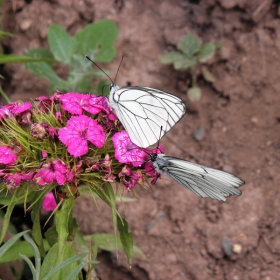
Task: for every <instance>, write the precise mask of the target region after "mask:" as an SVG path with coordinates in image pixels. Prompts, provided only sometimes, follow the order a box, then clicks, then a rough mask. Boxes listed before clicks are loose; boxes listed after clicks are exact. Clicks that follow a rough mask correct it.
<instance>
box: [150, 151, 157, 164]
mask: <svg viewBox="0 0 280 280" xmlns="http://www.w3.org/2000/svg"><path fill="white" fill-rule="evenodd" d="M149 156H150V159H151V162H155V161H156V160H157V157H158V154H157V153H152V154H149Z"/></svg>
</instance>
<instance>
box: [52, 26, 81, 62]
mask: <svg viewBox="0 0 280 280" xmlns="http://www.w3.org/2000/svg"><path fill="white" fill-rule="evenodd" d="M48 42H49V44H50V48H51V51H52V53H53V55H54V57H55V58H56V59H57V60H59V61H61V62H64V63H65V64H69V63H70V59H71V57H72V55H73V54H74V53H75V52H76V50H77V42H76V39H75V38H74V37H71V36H70V35H68V34H67V32H66V31H65V29H64V28H63V27H62V26H60V25H58V24H53V25H51V26H50V28H49V31H48Z"/></svg>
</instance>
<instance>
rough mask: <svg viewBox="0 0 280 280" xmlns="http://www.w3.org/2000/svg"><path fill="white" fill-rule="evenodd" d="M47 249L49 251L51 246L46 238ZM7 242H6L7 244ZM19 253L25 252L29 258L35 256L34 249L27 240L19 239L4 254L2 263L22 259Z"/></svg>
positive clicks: (0, 260) (0, 261)
mask: <svg viewBox="0 0 280 280" xmlns="http://www.w3.org/2000/svg"><path fill="white" fill-rule="evenodd" d="M43 242H44V247H45V251H48V250H49V248H50V246H49V244H48V242H47V240H46V239H44V241H43ZM6 244H7V243H5V245H6ZM19 254H24V255H25V256H27V257H28V258H31V257H34V251H33V249H32V247H31V246H30V244H29V243H27V242H26V241H18V242H16V243H14V244H13V245H12V246H11V247H10V248H9V250H8V251H7V253H6V254H4V256H2V257H1V258H0V263H5V262H11V261H16V260H19V259H21V258H20V256H19Z"/></svg>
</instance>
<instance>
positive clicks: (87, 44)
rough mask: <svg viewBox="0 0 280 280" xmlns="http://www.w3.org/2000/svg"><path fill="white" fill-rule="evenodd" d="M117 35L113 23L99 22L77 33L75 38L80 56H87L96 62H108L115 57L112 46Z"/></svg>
mask: <svg viewBox="0 0 280 280" xmlns="http://www.w3.org/2000/svg"><path fill="white" fill-rule="evenodd" d="M117 34H118V30H117V26H116V24H115V22H113V21H110V20H100V21H98V22H95V23H92V24H89V25H87V26H86V27H85V28H84V29H82V30H80V31H78V32H77V33H76V34H75V37H76V41H77V42H78V49H79V51H80V52H81V54H82V55H84V56H85V55H88V56H90V57H91V58H92V59H93V60H94V61H96V62H109V61H111V60H112V59H113V58H114V57H115V55H116V50H115V48H114V46H113V45H114V43H115V41H116V38H117Z"/></svg>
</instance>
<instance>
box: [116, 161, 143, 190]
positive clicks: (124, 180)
mask: <svg viewBox="0 0 280 280" xmlns="http://www.w3.org/2000/svg"><path fill="white" fill-rule="evenodd" d="M119 178H120V182H121V184H122V185H123V186H125V187H126V188H127V189H128V190H131V189H132V188H134V187H135V185H136V184H137V183H138V181H139V180H140V179H141V175H140V174H139V173H137V172H131V169H130V168H129V167H127V166H126V165H125V166H124V167H123V169H122V171H121V172H120V173H119Z"/></svg>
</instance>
